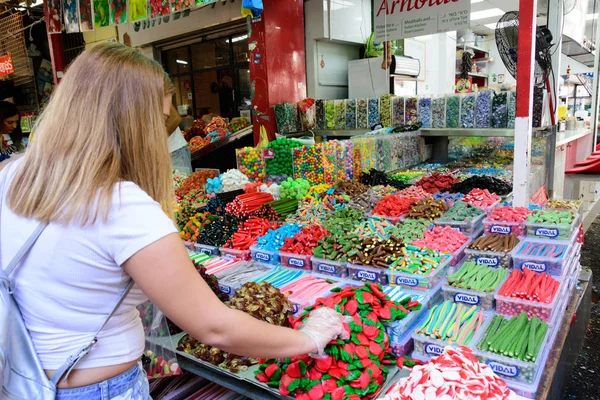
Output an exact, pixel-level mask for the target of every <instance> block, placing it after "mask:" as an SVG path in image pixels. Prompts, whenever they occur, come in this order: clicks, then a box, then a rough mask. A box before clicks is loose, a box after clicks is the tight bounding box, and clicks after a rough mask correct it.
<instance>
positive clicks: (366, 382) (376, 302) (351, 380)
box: [256, 285, 408, 400]
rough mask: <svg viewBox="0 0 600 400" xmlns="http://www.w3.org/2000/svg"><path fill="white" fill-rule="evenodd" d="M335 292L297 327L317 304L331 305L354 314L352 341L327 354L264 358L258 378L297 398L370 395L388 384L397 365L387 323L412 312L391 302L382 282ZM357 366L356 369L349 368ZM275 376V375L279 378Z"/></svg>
mask: <svg viewBox="0 0 600 400" xmlns="http://www.w3.org/2000/svg"><path fill="white" fill-rule="evenodd" d="M338 290H339V291H338V292H336V293H334V294H333V295H332V296H330V297H327V298H324V299H318V300H317V301H316V304H315V306H314V307H309V308H308V309H307V311H306V312H304V313H303V314H301V315H300V316H299V317H298V318H296V319H295V320H294V321H293V326H294V328H296V329H298V328H299V327H300V326H302V323H303V322H304V320H305V319H306V317H307V316H308V315H309V313H310V312H312V310H313V309H314V308H320V307H328V308H333V309H336V310H338V311H340V312H341V313H342V314H343V315H345V316H349V317H350V318H352V321H351V322H349V324H348V328H347V329H348V334H349V336H350V337H349V339H346V340H339V341H337V342H334V343H331V344H329V345H327V347H326V348H325V354H326V356H325V357H324V358H320V359H314V358H311V357H308V356H301V357H295V358H287V359H283V360H274V359H269V360H261V365H260V367H259V370H258V371H257V373H256V379H257V380H258V381H260V382H264V383H266V384H268V385H269V386H272V387H275V388H279V393H280V394H281V395H282V396H288V395H293V396H295V397H296V398H298V399H322V398H326V397H327V398H331V399H332V400H334V399H335V400H339V399H343V398H345V397H346V396H348V393H351V394H350V396H351V397H349V398H356V399H360V398H363V399H371V398H374V397H375V395H376V394H377V392H378V391H379V390H380V389H381V387H382V386H383V383H384V382H385V379H386V377H387V374H388V373H389V370H388V368H387V367H386V365H387V364H390V363H392V359H393V356H392V352H391V349H390V347H389V343H388V339H387V337H386V335H385V329H384V326H383V322H391V321H396V320H400V319H403V318H405V317H406V315H407V314H408V313H407V312H406V310H405V309H403V307H402V306H400V305H396V304H394V303H393V302H391V301H387V300H386V295H385V293H383V292H382V291H381V289H380V287H379V286H378V285H365V286H363V287H361V288H353V287H346V288H344V289H338ZM349 365H352V366H353V368H352V370H349V369H348V366H349ZM274 376H275V378H276V379H274Z"/></svg>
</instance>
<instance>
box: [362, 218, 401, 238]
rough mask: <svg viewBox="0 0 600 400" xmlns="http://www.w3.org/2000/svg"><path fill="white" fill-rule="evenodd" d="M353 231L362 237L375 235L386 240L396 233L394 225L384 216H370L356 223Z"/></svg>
mask: <svg viewBox="0 0 600 400" xmlns="http://www.w3.org/2000/svg"><path fill="white" fill-rule="evenodd" d="M354 233H355V234H357V235H358V236H359V237H361V238H362V239H365V238H373V237H376V238H378V239H381V240H387V239H389V238H390V236H392V235H395V234H396V227H395V226H394V225H393V224H392V223H390V222H389V221H388V219H386V218H385V217H378V216H372V217H370V218H369V219H367V220H366V221H362V222H361V223H360V224H359V225H357V227H356V229H355V230H354Z"/></svg>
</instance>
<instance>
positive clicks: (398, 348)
mask: <svg viewBox="0 0 600 400" xmlns="http://www.w3.org/2000/svg"><path fill="white" fill-rule="evenodd" d="M426 315H427V313H426V312H423V313H421V314H419V315H418V317H417V319H416V320H413V321H412V323H411V324H410V325H407V328H408V329H406V331H405V332H404V333H403V334H401V335H395V332H392V331H391V330H390V328H389V326H386V327H385V331H386V333H387V334H388V337H389V340H390V348H391V349H392V351H393V352H394V355H395V356H396V357H402V356H404V355H406V354H408V353H410V352H411V351H413V349H414V340H413V337H412V335H413V331H414V330H415V328H416V327H417V326H418V325H420V324H422V323H423V321H424V319H425V316H426Z"/></svg>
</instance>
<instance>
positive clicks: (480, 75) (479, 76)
mask: <svg viewBox="0 0 600 400" xmlns="http://www.w3.org/2000/svg"><path fill="white" fill-rule="evenodd" d="M456 75H457V76H458V75H460V72H457V73H456ZM469 76H473V77H476V78H486V79H487V78H489V75H486V74H478V73H476V72H469Z"/></svg>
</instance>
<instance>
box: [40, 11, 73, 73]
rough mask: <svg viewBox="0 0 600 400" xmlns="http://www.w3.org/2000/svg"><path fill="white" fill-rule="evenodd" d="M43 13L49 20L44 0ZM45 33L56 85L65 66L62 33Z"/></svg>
mask: <svg viewBox="0 0 600 400" xmlns="http://www.w3.org/2000/svg"><path fill="white" fill-rule="evenodd" d="M44 15H45V17H46V21H49V20H50V14H49V13H48V4H47V1H46V0H44ZM46 31H47V30H46ZM47 35H48V48H49V50H50V63H51V64H52V75H53V77H54V84H55V85H58V83H59V82H60V79H61V78H62V76H63V74H64V72H65V69H66V67H67V65H66V62H65V50H64V47H63V43H62V35H63V34H62V33H47Z"/></svg>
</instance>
